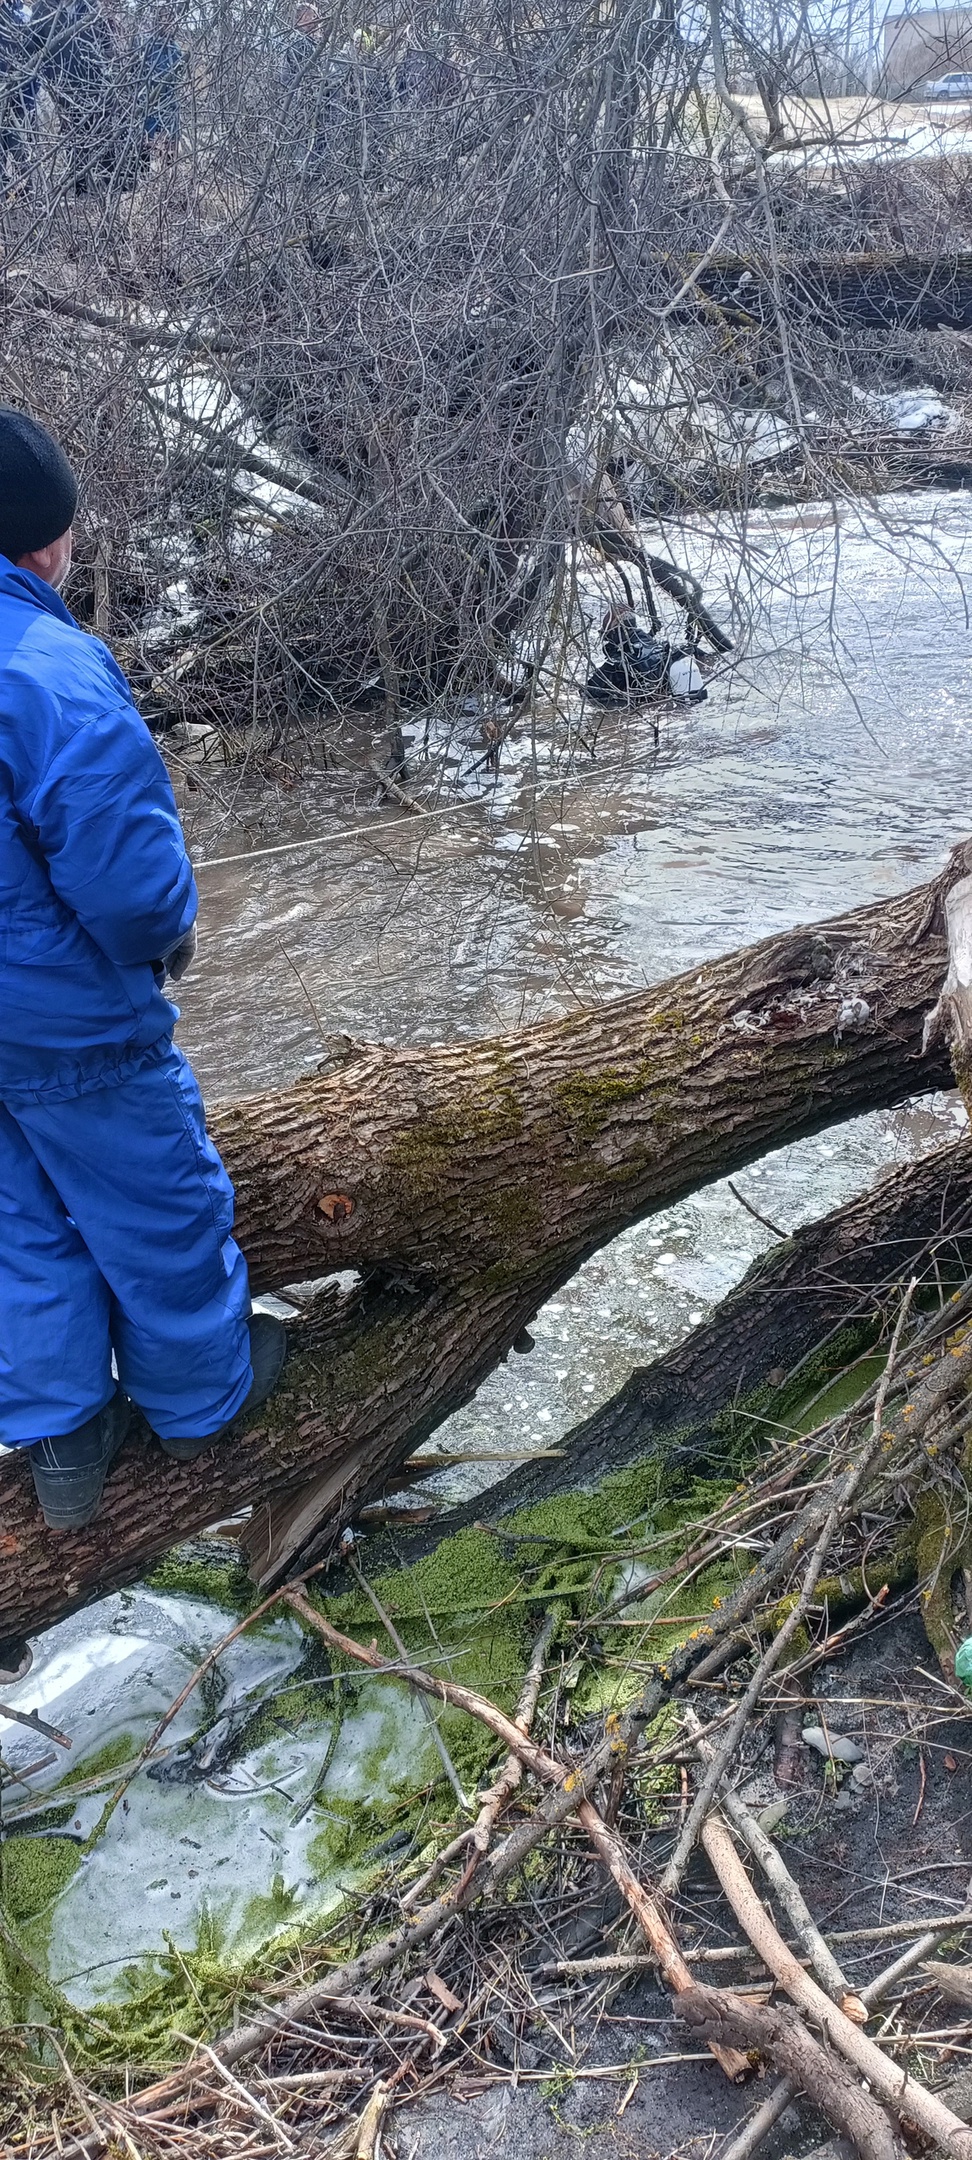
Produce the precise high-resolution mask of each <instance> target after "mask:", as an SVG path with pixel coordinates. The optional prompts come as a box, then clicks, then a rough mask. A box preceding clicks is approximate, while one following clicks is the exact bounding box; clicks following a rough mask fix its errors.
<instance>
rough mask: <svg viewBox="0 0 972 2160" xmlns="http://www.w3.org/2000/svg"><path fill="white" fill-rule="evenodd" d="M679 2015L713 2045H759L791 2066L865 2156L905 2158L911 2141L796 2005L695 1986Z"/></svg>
mask: <svg viewBox="0 0 972 2160" xmlns="http://www.w3.org/2000/svg"><path fill="white" fill-rule="evenodd" d="M678 2015H679V2017H680V2018H682V2019H683V2020H684V2022H685V2023H686V2024H687V2025H690V2026H691V2027H692V2030H693V2032H696V2033H698V2034H699V2037H700V2038H701V2039H705V2040H707V2041H708V2042H709V2045H710V2046H711V2045H712V2042H713V2041H714V2040H715V2041H719V2042H720V2043H721V2044H722V2046H724V2047H725V2046H730V2047H737V2048H750V2049H753V2050H757V2051H758V2052H759V2054H760V2055H763V2056H765V2058H766V2060H767V2062H771V2063H772V2064H773V2065H774V2068H776V2069H778V2070H785V2071H786V2073H787V2075H788V2076H789V2077H791V2078H792V2080H793V2084H794V2088H795V2089H798V2090H801V2091H803V2092H805V2093H806V2094H807V2096H808V2098H809V2099H811V2100H812V2101H813V2102H814V2104H815V2106H817V2107H818V2108H819V2109H820V2111H821V2113H822V2114H823V2115H826V2117H827V2120H828V2122H831V2123H833V2125H834V2127H835V2129H837V2130H842V2131H843V2132H844V2134H845V2136H847V2137H849V2138H850V2140H851V2143H852V2144H853V2146H854V2148H855V2151H856V2152H858V2153H860V2155H861V2160H903V2155H904V2151H905V2147H904V2145H903V2143H902V2141H901V2139H900V2138H899V2137H898V2136H897V2135H896V2133H895V2131H894V2129H893V2128H892V2125H891V2123H890V2121H889V2119H888V2117H887V2115H886V2114H885V2111H884V2109H883V2107H881V2105H880V2103H879V2102H878V2101H877V2100H874V2099H873V2098H872V2096H871V2094H870V2093H868V2092H865V2091H864V2089H863V2087H862V2086H861V2085H858V2084H857V2083H856V2082H855V2080H854V2079H853V2078H852V2077H851V2076H850V2075H849V2074H848V2072H847V2070H846V2069H845V2067H844V2064H843V2063H842V2062H841V2060H840V2057H839V2055H835V2053H834V2051H833V2049H832V2048H830V2047H827V2046H826V2045H825V2044H824V2043H823V2042H822V2041H820V2040H815V2039H814V2037H813V2034H812V2033H810V2032H808V2030H807V2027H806V2026H805V2025H804V2023H803V2021H802V2019H801V2018H799V2017H798V2016H797V2013H796V2011H795V2010H788V2009H787V2008H786V2007H785V2005H783V2006H781V2005H776V2004H773V2005H772V2006H768V2005H766V2004H763V2003H755V2002H748V2001H747V2002H746V2003H745V2005H744V2007H741V2006H740V1999H739V1997H738V1995H737V1996H728V1997H727V1996H726V1995H724V1993H723V1991H722V1989H721V1988H693V1989H691V1990H690V1991H689V1993H688V1994H686V1995H681V1996H679V1998H678Z"/></svg>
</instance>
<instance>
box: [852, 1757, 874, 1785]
mask: <svg viewBox="0 0 972 2160" xmlns="http://www.w3.org/2000/svg"><path fill="white" fill-rule="evenodd" d="M851 1783H852V1784H853V1785H856V1786H857V1788H858V1790H859V1791H860V1792H867V1791H868V1789H869V1787H870V1786H871V1785H873V1783H874V1772H873V1770H870V1769H869V1768H868V1765H867V1763H866V1762H858V1763H855V1764H854V1768H853V1770H852V1771H851Z"/></svg>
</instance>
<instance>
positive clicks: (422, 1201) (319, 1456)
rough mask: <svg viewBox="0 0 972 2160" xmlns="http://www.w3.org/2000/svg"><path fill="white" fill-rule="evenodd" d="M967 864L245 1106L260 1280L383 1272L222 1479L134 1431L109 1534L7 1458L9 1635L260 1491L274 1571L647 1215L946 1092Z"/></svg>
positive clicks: (0, 1584)
mask: <svg viewBox="0 0 972 2160" xmlns="http://www.w3.org/2000/svg"><path fill="white" fill-rule="evenodd" d="M964 868H965V861H964V856H963V855H962V854H961V851H959V853H958V855H957V856H956V858H955V859H953V862H952V864H950V866H949V869H948V870H947V871H946V873H945V876H944V877H943V878H942V879H941V880H940V881H938V882H937V883H935V884H932V885H929V886H924V887H919V888H917V889H916V890H914V891H912V892H910V893H906V894H904V895H902V896H900V897H898V898H896V899H894V900H890V901H888V902H886V903H884V904H882V905H879V906H875V907H869V908H862V909H858V910H856V911H855V912H854V913H852V914H849V915H845V916H841V917H838V918H836V919H834V920H831V921H829V922H825V923H821V924H820V925H819V926H817V927H816V928H814V929H809V930H808V929H802V930H796V931H794V932H792V933H790V934H788V935H786V936H783V937H777V938H772V939H768V940H766V941H765V942H764V943H762V944H760V945H757V946H754V947H752V948H750V949H748V950H746V951H743V952H739V953H734V954H732V955H730V956H729V957H728V958H727V959H724V960H721V961H718V962H715V963H709V964H707V965H706V966H704V967H702V968H700V969H698V970H696V971H693V972H692V973H690V974H687V975H683V976H680V977H676V978H674V979H673V980H671V981H669V982H667V983H664V984H662V985H660V986H659V987H657V988H656V989H653V990H651V991H649V992H647V993H645V994H642V995H638V996H635V997H627V998H622V999H619V1000H617V1001H615V1002H613V1003H611V1004H608V1005H604V1006H602V1007H600V1008H599V1009H598V1010H597V1011H595V1012H593V1013H590V1014H584V1015H583V1016H581V1017H580V1018H579V1019H578V1018H576V1017H571V1018H568V1019H564V1020H557V1021H553V1022H549V1023H546V1024H544V1025H542V1026H539V1027H534V1028H531V1029H527V1030H525V1031H523V1032H522V1033H520V1034H516V1035H509V1036H504V1037H499V1038H496V1039H494V1040H492V1041H487V1042H481V1043H474V1044H469V1043H465V1044H462V1045H455V1046H446V1047H433V1048H423V1049H415V1050H412V1049H407V1050H389V1049H382V1048H380V1047H367V1048H360V1049H356V1050H355V1051H354V1052H353V1054H352V1056H351V1057H350V1058H349V1059H348V1060H347V1061H346V1062H345V1063H344V1064H342V1065H341V1067H340V1068H339V1069H338V1070H336V1071H328V1072H324V1073H320V1074H318V1075H316V1076H314V1077H312V1078H310V1079H308V1080H305V1081H301V1082H299V1083H298V1084H297V1085H296V1086H294V1087H292V1088H289V1089H285V1090H281V1091H280V1092H278V1093H274V1094H267V1095H263V1096H257V1097H253V1098H250V1099H249V1100H248V1101H245V1102H240V1103H236V1104H232V1105H230V1106H229V1107H228V1108H226V1109H224V1110H222V1111H221V1112H219V1114H218V1115H217V1116H216V1117H215V1118H214V1119H213V1128H214V1133H215V1136H216V1138H217V1140H218V1142H219V1144H220V1146H221V1148H222V1150H223V1153H224V1156H225V1159H226V1161H227V1165H228V1167H229V1169H230V1171H231V1173H232V1175H233V1177H234V1180H235V1183H236V1187H237V1193H238V1202H239V1230H240V1236H241V1241H242V1243H243V1246H244V1249H245V1250H246V1252H247V1254H248V1257H249V1259H250V1263H251V1267H252V1271H253V1277H254V1283H255V1286H256V1287H259V1288H267V1287H269V1288H279V1287H281V1286H283V1285H285V1284H286V1283H287V1282H292V1281H295V1280H297V1279H300V1278H302V1277H307V1276H309V1275H313V1274H318V1275H323V1274H325V1273H326V1272H328V1271H333V1270H337V1269H349V1268H357V1269H361V1270H364V1271H365V1279H364V1280H363V1282H361V1283H359V1284H358V1286H357V1287H356V1288H354V1289H352V1290H351V1291H349V1292H342V1291H341V1290H339V1289H338V1288H336V1287H335V1286H333V1285H332V1286H330V1287H329V1288H327V1289H326V1290H325V1291H324V1292H323V1293H322V1294H321V1296H320V1297H319V1298H318V1300H317V1301H316V1303H315V1305H314V1307H313V1308H312V1309H311V1311H310V1312H309V1314H308V1315H307V1316H306V1317H305V1319H304V1321H303V1322H302V1324H301V1325H300V1327H299V1328H298V1329H297V1330H296V1331H295V1333H296V1343H295V1349H294V1353H293V1356H292V1358H291V1360H290V1361H289V1362H288V1368H287V1373H286V1384H285V1385H284V1386H283V1387H281V1389H280V1390H279V1391H278V1393H277V1394H276V1395H275V1397H274V1398H273V1400H272V1402H271V1404H270V1405H269V1406H268V1407H267V1409H266V1410H265V1411H264V1412H261V1413H260V1417H259V1420H258V1421H257V1422H256V1423H255V1424H254V1426H253V1428H252V1430H250V1431H248V1432H246V1433H244V1434H241V1435H240V1436H239V1437H238V1438H237V1437H234V1438H233V1440H232V1442H231V1443H229V1444H224V1445H223V1446H222V1447H221V1448H218V1449H217V1450H215V1451H214V1453H213V1455H212V1456H210V1457H206V1458H205V1459H204V1463H203V1466H202V1468H200V1467H199V1466H198V1465H196V1466H180V1465H177V1464H175V1463H172V1462H171V1461H169V1460H168V1458H166V1457H164V1456H163V1455H162V1454H161V1452H160V1451H159V1449H158V1448H157V1447H155V1446H154V1445H152V1443H151V1441H150V1439H149V1438H148V1437H147V1436H145V1435H142V1436H141V1437H136V1439H135V1440H134V1441H133V1442H131V1443H130V1444H129V1446H128V1447H126V1449H125V1450H124V1453H123V1455H122V1457H121V1458H120V1460H119V1463H118V1464H117V1466H116V1468H115V1469H114V1471H113V1473H112V1476H111V1479H110V1481H109V1485H108V1488H107V1491H106V1495H105V1501H104V1504H103V1508H102V1512H101V1514H100V1515H99V1517H98V1518H97V1519H96V1521H95V1522H94V1523H93V1524H91V1525H90V1526H89V1528H88V1529H86V1530H84V1531H80V1532H77V1533H73V1534H71V1535H68V1536H63V1535H62V1536H56V1535H54V1534H52V1533H50V1532H48V1531H45V1529H44V1527H43V1525H42V1523H41V1522H40V1520H39V1517H38V1515H37V1512H36V1508H35V1504H34V1501H33V1494H32V1488H31V1484H30V1477H29V1469H28V1465H27V1463H26V1462H25V1461H24V1460H23V1459H22V1457H20V1456H19V1455H16V1454H15V1455H13V1456H10V1457H7V1458H5V1459H4V1461H3V1463H2V1465H0V1525H2V1528H0V1642H2V1641H7V1642H10V1641H12V1640H13V1641H15V1640H16V1639H18V1638H21V1637H23V1636H25V1635H27V1634H29V1633H34V1632H37V1631H38V1630H39V1629H41V1628H44V1627H46V1626H49V1625H50V1624H51V1623H52V1622H53V1621H54V1620H56V1619H58V1618H59V1617H61V1616H62V1615H63V1614H65V1613H66V1612H68V1611H70V1610H72V1609H73V1608H75V1607H77V1606H79V1605H82V1604H84V1603H85V1602H86V1601H87V1600H89V1599H91V1598H93V1597H96V1596H99V1595H101V1594H103V1593H104V1592H106V1591H108V1590H111V1589H115V1588H118V1587H119V1586H121V1585H122V1584H124V1583H126V1582H131V1581H133V1580H135V1579H136V1578H137V1577H138V1575H139V1574H140V1573H142V1572H143V1571H144V1569H145V1568H146V1567H147V1566H148V1565H149V1564H150V1562H151V1561H152V1560H153V1559H154V1558H155V1557H157V1556H158V1555H159V1554H160V1553H162V1552H163V1551H165V1550H166V1549H167V1548H168V1547H169V1546H170V1545H172V1544H173V1543H174V1542H175V1541H176V1540H178V1539H179V1538H182V1537H185V1536H187V1535H189V1534H190V1533H192V1532H193V1531H196V1530H199V1529H200V1528H202V1527H203V1526H204V1525H205V1524H206V1523H208V1522H212V1521H214V1520H218V1519H219V1518H220V1517H221V1516H225V1515H228V1514H230V1513H232V1512H235V1511H236V1510H238V1509H240V1508H242V1507H246V1506H248V1505H251V1504H254V1505H257V1506H258V1507H260V1508H261V1510H262V1518H261V1522H260V1524H259V1525H258V1527H257V1528H256V1529H255V1531H254V1532H253V1536H252V1550H253V1553H254V1572H255V1573H256V1574H257V1576H258V1577H259V1579H261V1580H263V1581H267V1580H272V1579H274V1578H275V1577H276V1576H279V1575H280V1574H281V1573H282V1572H284V1571H285V1570H286V1569H287V1568H288V1567H289V1566H290V1564H291V1563H292V1562H293V1561H294V1560H295V1559H296V1556H297V1555H298V1554H301V1555H303V1554H305V1553H306V1551H307V1548H308V1545H309V1544H310V1543H312V1549H313V1550H314V1551H315V1552H316V1551H318V1550H320V1549H321V1540H322V1538H327V1537H330V1536H332V1535H333V1534H334V1532H335V1530H336V1528H337V1527H338V1526H339V1525H340V1524H341V1523H342V1522H344V1521H347V1519H348V1518H349V1516H350V1515H352V1514H353V1513H354V1511H355V1509H356V1508H357V1507H359V1506H360V1504H361V1502H362V1501H363V1499H364V1498H366V1497H367V1496H368V1495H369V1494H370V1493H373V1492H374V1491H375V1490H377V1489H380V1488H381V1485H382V1484H383V1483H384V1482H387V1479H388V1476H389V1474H390V1472H391V1471H392V1470H393V1468H394V1467H395V1466H396V1465H398V1464H400V1463H401V1462H402V1460H403V1459H404V1458H405V1457H406V1456H407V1454H408V1452H409V1450H410V1449H411V1448H413V1447H414V1446H415V1445H416V1444H421V1442H422V1441H423V1440H424V1439H425V1438H426V1437H427V1436H428V1434H429V1433H430V1432H431V1431H432V1430H434V1428H435V1426H436V1425H437V1424H438V1423H439V1422H440V1421H441V1419H442V1418H443V1417H445V1416H446V1415H448V1413H449V1412H450V1411H452V1410H453V1409H455V1408H456V1407H458V1406H459V1404H461V1403H462V1402H464V1401H466V1400H467V1399H468V1397H469V1396H470V1394H471V1393H472V1392H473V1390H474V1389H475V1388H476V1387H477V1386H478V1384H479V1382H480V1381H481V1380H482V1379H483V1378H484V1377H485V1376H486V1374H487V1373H488V1372H489V1371H490V1370H491V1369H492V1368H493V1367H494V1366H495V1364H496V1363H497V1362H498V1360H499V1359H500V1358H501V1357H502V1356H503V1354H504V1353H505V1352H506V1351H507V1350H508V1349H509V1347H510V1345H511V1344H512V1342H513V1341H514V1340H515V1337H516V1335H517V1334H518V1333H519V1331H520V1329H521V1328H522V1327H523V1325H524V1323H525V1321H526V1320H527V1319H529V1317H530V1316H531V1315H532V1313H533V1312H535V1311H536V1309H537V1306H538V1305H539V1304H540V1303H541V1302H542V1301H543V1299H544V1298H546V1297H548V1296H550V1295H551V1294H552V1293H553V1291H554V1290H555V1289H556V1288H557V1287H558V1286H559V1285H560V1284H561V1283H562V1282H563V1281H564V1280H565V1279H566V1278H567V1277H568V1276H569V1275H570V1274H571V1273H572V1272H573V1270H574V1269H575V1268H576V1267H577V1265H578V1263H579V1262H580V1261H581V1260H582V1259H584V1258H585V1257H586V1256H587V1255H588V1254H589V1253H591V1252H593V1251H594V1250H595V1249H596V1248H597V1247H598V1246H599V1245H601V1244H603V1243H605V1242H606V1241H607V1239H609V1238H610V1237H612V1236H613V1235H614V1234H615V1232H616V1231H618V1230H620V1229H621V1228H623V1227H624V1225H625V1224H627V1223H630V1222H633V1221H635V1220H637V1219H638V1218H640V1217H642V1216H644V1215H646V1214H648V1213H650V1212H651V1210H652V1209H654V1208H657V1207H661V1206H666V1205H668V1204H670V1203H671V1202H672V1201H673V1200H675V1199H677V1198H678V1197H680V1196H681V1195H682V1194H684V1193H687V1192H690V1191H692V1190H693V1189H695V1188H696V1187H698V1186H700V1185H702V1184H705V1183H707V1182H708V1181H709V1180H711V1179H712V1178H714V1177H718V1176H720V1175H723V1174H724V1173H725V1172H727V1171H728V1172H731V1171H733V1170H734V1169H738V1168H739V1167H740V1166H742V1165H743V1164H745V1163H747V1162H749V1161H752V1160H754V1159H755V1158H757V1157H758V1156H760V1155H761V1154H763V1153H764V1152H765V1151H766V1149H767V1148H768V1147H771V1146H779V1145H780V1144H781V1143H782V1142H784V1141H788V1140H794V1139H797V1138H799V1137H800V1136H801V1135H803V1134H806V1133H810V1132H813V1131H816V1130H819V1129H820V1128H821V1127H823V1126H825V1125H827V1124H829V1123H833V1122H835V1121H837V1120H839V1119H843V1118H847V1117H850V1116H852V1115H853V1114H855V1113H856V1112H859V1111H863V1110H866V1109H870V1108H875V1107H879V1106H881V1105H886V1104H889V1103H892V1102H894V1101H896V1100H899V1099H901V1098H902V1097H904V1096H906V1095H908V1094H909V1093H913V1092H915V1091H916V1090H918V1089H920V1088H927V1087H931V1086H935V1085H939V1084H942V1083H947V1081H948V1079H949V1077H950V1072H949V1064H948V1057H947V1053H946V1050H945V1047H944V1045H939V1046H938V1047H937V1048H935V1049H934V1050H933V1051H932V1053H931V1055H930V1056H928V1057H927V1058H925V1059H923V1058H922V1055H921V1039H922V1022H923V1018H924V1015H925V1013H926V1012H927V1010H928V1008H929V1006H930V1005H931V1004H932V1003H933V1002H934V999H935V996H936V995H937V992H938V989H939V987H940V984H941V980H942V976H943V973H944V967H945V941H944V934H943V913H942V909H943V899H944V894H945V892H946V890H947V889H948V886H949V884H950V883H951V882H952V881H953V880H954V879H955V878H956V877H958V876H960V875H961V874H963V872H964ZM295 1496H296V1497H295ZM3 1662H4V1660H3V1657H2V1656H0V1664H2V1663H3Z"/></svg>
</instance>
